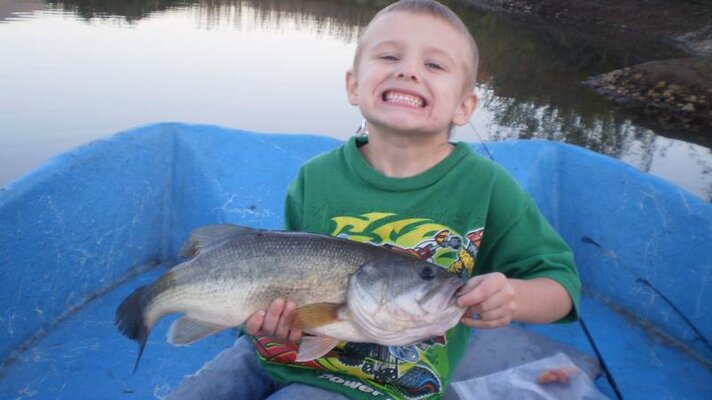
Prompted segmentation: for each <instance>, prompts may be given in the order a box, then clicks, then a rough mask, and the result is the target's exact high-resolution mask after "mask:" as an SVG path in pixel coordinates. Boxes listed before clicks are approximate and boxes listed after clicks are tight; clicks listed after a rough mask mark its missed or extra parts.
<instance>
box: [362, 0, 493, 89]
mask: <svg viewBox="0 0 712 400" xmlns="http://www.w3.org/2000/svg"><path fill="white" fill-rule="evenodd" d="M396 11H400V12H411V13H415V14H425V15H430V16H433V17H435V18H439V19H441V20H443V21H445V22H447V23H448V24H449V25H450V26H452V27H453V28H455V29H456V30H457V31H459V32H460V33H461V34H462V35H463V36H464V37H465V40H467V43H468V45H469V48H470V53H471V58H470V62H469V63H468V65H467V67H468V69H469V70H470V80H469V82H468V84H469V86H470V87H472V88H474V86H475V82H476V81H477V63H478V61H479V51H478V50H477V43H476V42H475V38H474V37H472V34H471V33H470V30H469V29H468V28H467V26H466V25H465V23H464V22H462V20H461V19H460V17H458V16H457V14H455V13H454V12H453V11H452V10H451V9H450V8H448V7H447V6H445V5H443V4H441V3H438V2H437V1H434V0H400V1H397V2H395V3H393V4H391V5H389V6H387V7H385V8H383V9H382V10H381V11H379V12H378V13H377V14H376V15H375V16H374V17H373V18H372V19H371V22H369V23H368V25H366V28H365V29H364V30H363V31H361V36H360V37H359V40H358V44H357V46H356V53H355V55H354V71H355V70H356V67H357V64H358V60H359V57H360V56H361V44H362V38H363V36H364V34H365V33H366V31H368V28H369V27H370V26H371V24H372V23H373V21H375V20H376V19H378V17H380V16H382V15H384V14H386V13H389V12H396Z"/></svg>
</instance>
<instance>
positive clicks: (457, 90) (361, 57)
mask: <svg viewBox="0 0 712 400" xmlns="http://www.w3.org/2000/svg"><path fill="white" fill-rule="evenodd" d="M470 52H471V51H470V49H469V46H468V42H467V40H466V38H465V37H464V35H463V34H462V33H461V32H459V31H458V30H456V29H455V28H454V27H452V26H451V25H449V24H448V23H447V22H446V21H444V20H441V19H439V18H436V17H433V16H430V15H427V14H419V13H412V12H392V13H388V14H385V15H382V16H380V17H378V18H377V19H376V20H375V21H373V22H372V23H371V25H369V27H368V29H367V31H366V32H365V33H364V36H363V37H362V39H361V49H360V51H359V53H358V56H357V60H355V65H354V69H353V70H352V71H349V72H348V73H347V76H346V88H347V92H348V97H349V101H350V102H351V104H353V105H357V106H358V107H359V109H360V111H361V113H362V114H363V116H364V118H366V120H367V121H368V122H369V129H370V130H371V133H374V131H375V132H380V131H383V132H384V133H385V132H386V131H388V132H394V133H395V132H401V133H404V132H408V133H415V132H418V133H424V134H436V135H438V134H443V137H444V138H445V140H447V137H448V133H449V130H450V126H451V124H455V125H463V124H465V123H467V121H468V120H469V118H470V116H471V114H472V112H473V110H474V108H475V106H476V104H477V98H476V97H475V96H474V94H473V93H472V87H471V79H470V69H469V68H468V60H470V59H471V55H469V53H470ZM468 57H470V58H468Z"/></svg>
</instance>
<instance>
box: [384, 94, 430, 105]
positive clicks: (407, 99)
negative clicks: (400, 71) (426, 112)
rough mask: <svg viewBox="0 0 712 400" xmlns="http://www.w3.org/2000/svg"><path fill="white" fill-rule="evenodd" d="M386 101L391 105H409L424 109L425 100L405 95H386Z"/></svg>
mask: <svg viewBox="0 0 712 400" xmlns="http://www.w3.org/2000/svg"><path fill="white" fill-rule="evenodd" d="M386 101H387V102H390V103H401V104H408V105H411V106H413V107H423V99H421V98H420V97H416V96H410V95H407V94H403V93H393V92H389V93H386Z"/></svg>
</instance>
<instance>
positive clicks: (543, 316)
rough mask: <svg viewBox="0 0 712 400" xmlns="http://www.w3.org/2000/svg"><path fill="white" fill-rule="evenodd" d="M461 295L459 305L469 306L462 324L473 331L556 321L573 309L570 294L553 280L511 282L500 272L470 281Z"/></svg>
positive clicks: (539, 279)
mask: <svg viewBox="0 0 712 400" xmlns="http://www.w3.org/2000/svg"><path fill="white" fill-rule="evenodd" d="M458 294H459V296H460V298H459V299H458V305H460V306H461V307H468V310H467V312H466V313H465V316H463V318H462V320H461V322H462V323H463V324H465V325H467V326H470V327H474V328H497V327H500V326H504V325H507V324H509V323H510V322H512V321H514V320H517V321H522V322H529V323H549V322H554V321H557V320H559V319H561V318H563V317H564V316H566V315H567V314H569V312H570V311H571V308H572V307H573V304H572V302H571V297H570V296H569V293H568V292H567V291H566V289H564V287H563V286H562V285H561V284H560V283H558V282H556V281H555V280H553V279H549V278H533V279H510V278H507V277H506V276H505V275H504V274H502V273H500V272H493V273H490V274H485V275H480V276H476V277H474V278H471V279H470V280H469V281H468V282H467V284H465V286H463V287H462V289H460V291H459V293H458Z"/></svg>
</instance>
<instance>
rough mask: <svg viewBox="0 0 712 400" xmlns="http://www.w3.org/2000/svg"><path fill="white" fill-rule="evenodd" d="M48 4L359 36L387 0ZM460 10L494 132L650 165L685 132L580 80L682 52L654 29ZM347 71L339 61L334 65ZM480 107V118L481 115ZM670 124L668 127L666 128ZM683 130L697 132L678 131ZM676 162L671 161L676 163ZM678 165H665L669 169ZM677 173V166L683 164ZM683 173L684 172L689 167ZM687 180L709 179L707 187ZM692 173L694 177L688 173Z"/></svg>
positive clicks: (710, 191)
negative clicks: (652, 33)
mask: <svg viewBox="0 0 712 400" xmlns="http://www.w3.org/2000/svg"><path fill="white" fill-rule="evenodd" d="M47 3H48V4H49V5H50V6H51V7H54V8H57V9H60V10H64V11H68V12H72V13H76V14H77V15H79V16H81V18H84V19H86V20H91V19H95V18H116V16H120V17H122V18H123V19H125V20H126V21H127V22H128V23H129V24H131V23H134V22H136V21H138V20H140V19H142V18H151V15H152V14H154V13H160V12H165V11H171V10H180V9H191V10H192V14H193V15H195V17H194V18H195V19H196V23H197V24H198V26H199V27H200V28H202V29H207V30H210V29H221V28H235V27H237V28H238V29H250V28H252V29H255V28H257V29H266V30H269V31H276V32H279V31H280V30H281V29H282V28H283V27H284V26H285V25H286V24H289V25H290V26H293V27H295V28H296V29H297V30H299V31H303V32H307V33H309V34H313V35H317V36H323V35H327V36H330V37H336V38H339V39H341V40H343V41H344V42H348V43H352V42H354V41H355V40H356V38H357V36H358V33H359V31H360V29H361V27H362V26H363V25H365V24H366V23H367V21H368V20H369V19H370V18H371V17H372V16H373V14H374V13H375V12H376V11H377V10H378V9H380V8H381V7H382V6H383V5H384V4H386V3H388V2H387V1H378V0H372V1H368V0H360V1H359V0H352V1H346V0H343V1H316V0H287V1H285V0H279V1H277V0H267V1H256V0H245V1H240V0H232V1H230V0H203V1H198V0H192V1H189V0H130V1H119V0H113V1H109V0H104V1H101V0H67V1H48V2H47ZM446 3H449V5H450V6H451V7H452V8H453V9H455V11H456V12H457V13H458V14H459V15H460V16H462V17H463V19H464V20H465V22H466V24H467V25H468V27H469V28H470V29H471V31H472V32H473V34H474V36H475V38H476V39H477V41H478V44H479V47H480V54H481V66H480V74H479V77H478V80H479V83H478V92H479V93H480V94H481V97H482V99H481V103H480V104H481V107H483V108H484V109H486V110H487V111H488V113H486V114H487V115H490V114H491V120H490V121H485V123H484V125H485V126H488V127H490V128H491V129H490V132H488V136H487V137H488V138H489V139H491V140H503V139H514V138H538V139H549V140H557V141H564V142H568V143H573V144H577V145H580V146H584V147H586V148H589V149H591V150H594V151H597V152H600V153H603V154H607V155H610V156H613V157H616V158H621V159H624V160H627V161H628V162H631V163H633V164H634V165H636V166H637V167H638V168H640V169H642V170H645V171H650V172H654V173H658V174H660V175H663V176H664V177H665V173H662V174H661V173H660V171H654V169H655V164H656V160H660V159H661V158H665V157H667V156H669V154H668V148H670V147H673V146H677V145H679V142H676V141H673V140H666V139H664V138H662V137H661V136H660V135H661V134H662V133H663V132H664V131H665V130H664V128H662V127H652V129H650V127H644V126H643V125H641V122H640V121H638V120H636V119H635V117H633V116H630V115H627V114H625V113H624V112H623V111H621V110H620V109H619V108H617V106H615V105H613V104H612V103H609V102H608V101H607V100H604V99H602V98H600V97H599V96H598V95H596V94H595V93H593V92H592V91H591V90H589V89H588V88H586V87H584V86H583V85H582V84H581V83H580V82H581V81H582V80H583V79H585V78H586V77H588V76H590V75H593V74H598V73H602V72H606V71H610V70H612V69H615V68H620V67H623V66H626V65H630V64H635V63H640V62H644V61H649V60H656V59H663V58H674V57H679V56H681V54H680V52H679V51H678V50H675V49H673V48H671V47H667V46H665V45H662V44H660V43H658V42H656V41H654V40H653V39H650V38H645V37H633V36H631V34H630V33H625V36H622V35H623V34H622V33H620V32H607V31H605V29H597V30H596V31H595V32H589V31H586V30H582V29H580V27H577V26H573V27H567V26H565V25H564V24H562V23H561V22H557V23H549V22H546V21H540V20H537V19H528V20H508V19H505V18H503V17H501V16H498V15H494V14H492V13H489V12H485V11H482V10H479V9H476V8H474V7H468V6H463V5H462V3H463V2H446ZM338 73H342V71H338ZM482 114H484V113H477V114H476V115H475V119H477V118H483V117H482ZM665 134H670V132H665ZM676 134H678V135H680V136H679V137H687V136H693V135H689V134H688V132H679V131H678V132H676ZM698 144H700V145H701V146H694V145H690V150H689V151H688V153H689V154H688V155H689V157H692V158H693V159H695V161H694V162H696V164H695V168H696V170H695V171H690V172H689V174H691V175H695V176H688V177H687V178H680V180H677V181H676V182H677V183H678V184H681V185H683V186H686V187H688V189H690V190H693V191H695V192H697V193H698V194H700V195H702V196H705V197H707V198H710V197H712V177H710V175H712V174H710V173H709V171H710V169H711V168H710V165H712V155H710V151H709V147H712V144H711V143H702V142H700V143H698ZM670 168H675V166H674V165H673V166H671V167H670ZM672 175H675V174H668V175H667V176H666V177H668V178H670V176H672ZM678 175H679V174H678ZM683 175H684V174H683ZM685 180H688V181H690V180H692V181H696V180H704V183H702V185H703V186H702V189H700V183H699V182H696V183H695V185H693V186H696V187H695V188H691V187H690V185H688V184H686V182H684V181H685ZM688 183H689V182H688Z"/></svg>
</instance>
